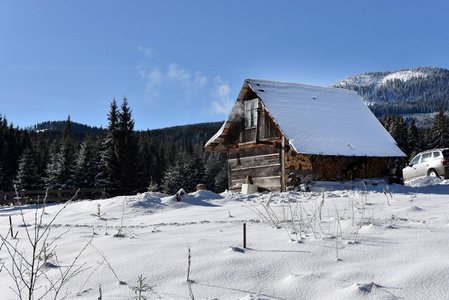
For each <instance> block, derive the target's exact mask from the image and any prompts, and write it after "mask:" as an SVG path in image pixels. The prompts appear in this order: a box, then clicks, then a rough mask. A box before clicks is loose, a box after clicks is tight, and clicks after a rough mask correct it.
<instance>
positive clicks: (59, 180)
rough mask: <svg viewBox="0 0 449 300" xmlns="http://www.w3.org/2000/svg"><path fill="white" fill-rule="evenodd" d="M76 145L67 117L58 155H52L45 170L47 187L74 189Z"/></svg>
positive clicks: (70, 123)
mask: <svg viewBox="0 0 449 300" xmlns="http://www.w3.org/2000/svg"><path fill="white" fill-rule="evenodd" d="M75 172H76V145H75V141H74V140H73V137H72V122H71V120H70V116H68V118H67V121H66V125H65V127H64V131H63V134H62V139H61V146H60V149H59V152H58V153H53V156H52V157H51V161H50V163H49V166H48V168H47V186H48V187H51V188H66V189H71V188H75V187H76V183H75Z"/></svg>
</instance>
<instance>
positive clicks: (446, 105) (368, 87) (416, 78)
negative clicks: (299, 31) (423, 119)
mask: <svg viewBox="0 0 449 300" xmlns="http://www.w3.org/2000/svg"><path fill="white" fill-rule="evenodd" d="M331 86H332V87H335V88H343V89H348V90H354V91H356V92H357V93H358V94H359V95H360V96H361V97H362V98H363V100H364V101H365V102H366V103H367V105H368V106H369V107H370V109H371V110H372V111H373V113H374V114H375V115H376V116H377V117H381V116H382V115H391V114H393V113H394V114H396V115H405V114H408V115H410V114H411V115H413V114H426V113H433V112H436V111H437V110H438V108H439V106H440V105H442V106H443V109H444V110H446V111H447V110H449V101H448V100H449V70H447V69H443V68H438V67H417V68H412V69H402V70H398V71H391V72H390V71H386V72H368V73H364V74H359V75H354V76H350V77H348V78H346V79H344V80H342V81H339V82H336V83H334V84H333V85H331Z"/></svg>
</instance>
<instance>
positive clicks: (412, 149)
mask: <svg viewBox="0 0 449 300" xmlns="http://www.w3.org/2000/svg"><path fill="white" fill-rule="evenodd" d="M407 146H408V147H407V150H408V151H407V152H406V153H407V155H408V156H414V155H415V154H417V153H418V152H420V151H421V145H420V137H419V131H418V127H416V123H415V119H413V118H412V119H411V121H410V123H409V124H408V128H407Z"/></svg>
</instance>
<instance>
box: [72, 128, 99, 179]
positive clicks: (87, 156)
mask: <svg viewBox="0 0 449 300" xmlns="http://www.w3.org/2000/svg"><path fill="white" fill-rule="evenodd" d="M97 154H98V151H97V147H96V144H95V142H94V139H93V136H92V135H91V134H88V135H87V136H86V138H85V139H84V141H83V143H82V144H81V147H80V151H79V154H78V159H77V161H76V183H77V186H78V187H79V188H96V187H97V186H98V185H97V183H96V180H95V177H96V176H97V174H98V169H99V164H98V159H97V156H98V155H97Z"/></svg>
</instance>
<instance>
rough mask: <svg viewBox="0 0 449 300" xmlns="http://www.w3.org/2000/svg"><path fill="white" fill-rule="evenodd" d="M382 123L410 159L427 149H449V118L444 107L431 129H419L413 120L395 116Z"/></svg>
mask: <svg viewBox="0 0 449 300" xmlns="http://www.w3.org/2000/svg"><path fill="white" fill-rule="evenodd" d="M380 122H381V123H382V125H383V126H384V127H385V129H387V131H388V132H389V133H390V135H391V136H392V137H393V138H394V139H395V141H396V143H397V145H398V147H399V148H400V149H401V150H402V151H403V152H404V153H405V154H406V155H407V156H408V158H412V157H413V156H415V155H416V154H417V153H419V152H421V151H424V150H427V149H434V148H448V147H449V118H448V116H447V115H446V113H445V111H444V109H443V106H442V105H440V107H439V108H438V112H437V113H436V114H435V117H434V118H433V121H432V126H430V127H429V128H418V127H417V126H416V123H415V120H414V119H413V118H404V117H402V116H396V115H394V114H392V115H384V116H383V117H382V119H381V120H380Z"/></svg>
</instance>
